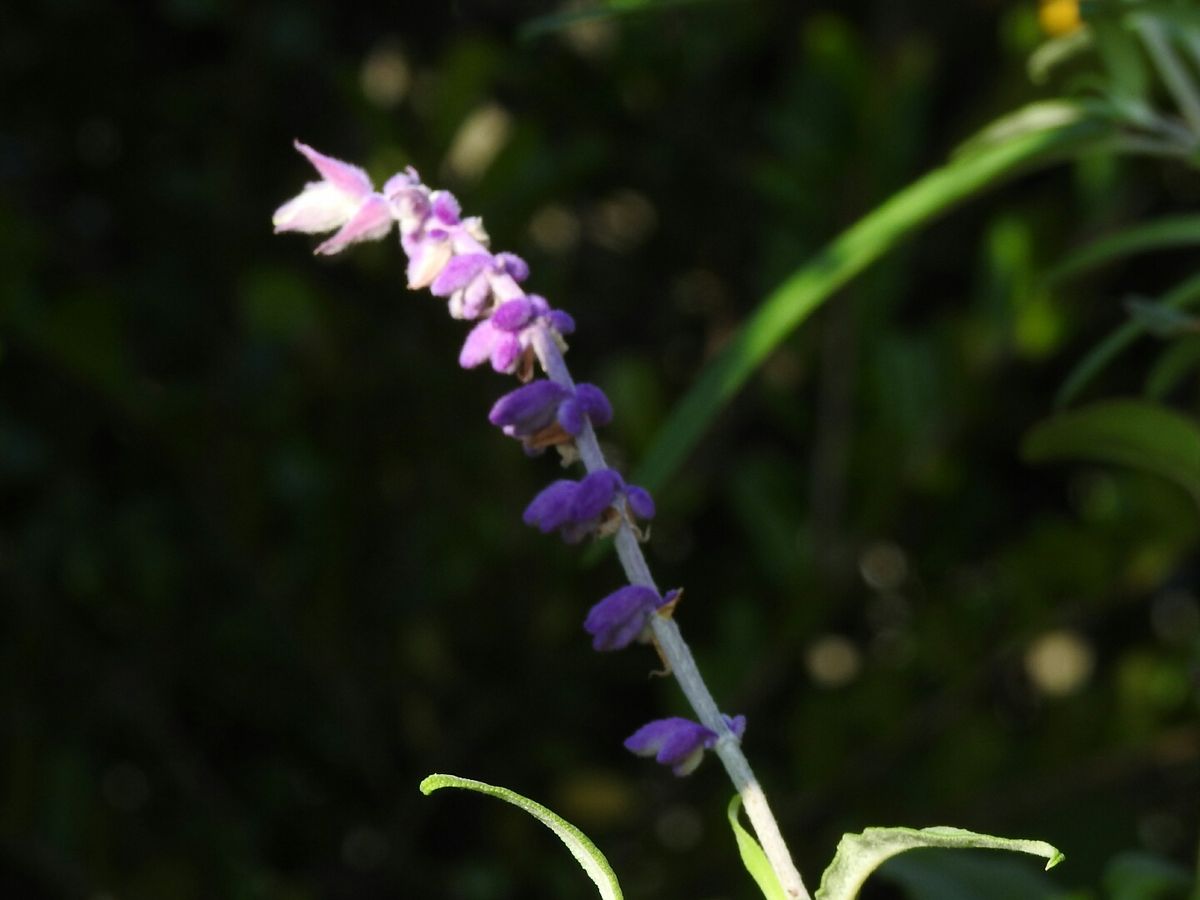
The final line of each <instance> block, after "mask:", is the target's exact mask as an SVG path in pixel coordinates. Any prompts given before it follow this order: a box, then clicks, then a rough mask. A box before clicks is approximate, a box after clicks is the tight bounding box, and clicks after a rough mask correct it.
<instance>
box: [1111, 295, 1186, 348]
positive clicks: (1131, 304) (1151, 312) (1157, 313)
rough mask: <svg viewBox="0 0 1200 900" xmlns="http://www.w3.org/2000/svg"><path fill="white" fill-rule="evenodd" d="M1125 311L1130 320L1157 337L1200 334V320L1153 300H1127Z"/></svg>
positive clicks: (1135, 298)
mask: <svg viewBox="0 0 1200 900" xmlns="http://www.w3.org/2000/svg"><path fill="white" fill-rule="evenodd" d="M1125 311H1126V312H1128V313H1129V318H1131V319H1133V321H1135V322H1137V323H1138V324H1139V325H1141V326H1142V327H1143V328H1144V329H1146V331H1147V332H1148V333H1149V334H1152V335H1154V336H1155V337H1160V338H1173V337H1182V336H1183V335H1185V334H1196V333H1200V319H1196V318H1195V317H1193V316H1189V315H1187V313H1182V312H1180V311H1179V310H1177V309H1171V308H1170V307H1169V306H1163V305H1162V304H1161V303H1155V302H1154V301H1152V300H1141V299H1139V298H1137V297H1134V298H1131V299H1129V300H1126V301H1125Z"/></svg>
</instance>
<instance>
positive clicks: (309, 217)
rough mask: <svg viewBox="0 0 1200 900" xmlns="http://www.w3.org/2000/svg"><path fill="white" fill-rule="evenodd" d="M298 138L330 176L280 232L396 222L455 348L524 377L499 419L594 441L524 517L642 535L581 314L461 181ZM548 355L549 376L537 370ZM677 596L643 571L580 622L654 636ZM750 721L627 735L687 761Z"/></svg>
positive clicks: (370, 232)
mask: <svg viewBox="0 0 1200 900" xmlns="http://www.w3.org/2000/svg"><path fill="white" fill-rule="evenodd" d="M296 149H297V150H299V151H300V153H302V154H303V155H304V156H305V157H306V158H307V159H308V161H309V162H310V163H312V165H313V167H314V168H315V169H316V170H317V172H318V173H319V174H320V176H321V180H320V181H316V182H312V183H310V184H308V185H306V186H305V188H304V190H303V191H302V192H301V193H300V194H299V196H297V197H295V198H294V199H292V200H290V201H288V202H287V203H285V204H284V205H283V206H281V207H280V208H279V209H278V210H277V211H276V212H275V216H274V224H275V230H276V231H277V232H279V231H300V232H305V233H308V234H318V233H324V232H329V231H333V232H334V234H333V236H332V237H330V238H328V239H327V240H325V241H324V242H323V243H321V244H320V245H318V247H317V248H316V252H317V253H318V254H334V253H338V252H340V251H342V250H344V249H345V248H346V247H349V246H351V245H352V244H355V243H358V242H360V241H370V240H379V239H380V238H383V237H385V236H386V235H388V234H389V233H390V232H391V230H392V228H393V227H395V228H398V230H399V232H400V243H401V246H402V247H403V248H404V252H405V253H406V255H407V256H408V269H407V274H408V285H409V287H410V288H413V289H418V288H428V289H429V291H430V293H431V294H433V295H434V296H435V297H441V298H444V299H445V300H446V304H447V308H448V310H449V312H450V315H451V316H452V317H454V318H456V319H463V320H467V321H470V322H474V323H475V324H474V325H473V327H472V328H471V331H470V332H469V334H468V335H467V338H466V341H465V342H464V343H463V346H462V350H461V352H460V353H459V358H458V361H459V364H460V365H461V366H463V367H464V368H474V367H476V366H480V365H483V364H484V363H490V364H491V367H492V368H493V369H494V370H495V371H497V372H500V373H502V374H508V375H515V376H516V377H517V378H518V380H519V381H521V382H522V385H521V386H520V387H518V388H517V389H516V390H514V391H512V392H510V393H508V394H505V395H504V396H503V397H501V398H500V399H499V400H498V401H497V402H496V404H495V405H494V406H493V407H492V410H491V413H490V414H489V416H488V418H489V420H490V421H491V423H492V424H493V425H496V426H497V427H499V428H500V429H502V431H503V432H504V434H506V435H508V436H510V437H512V438H515V439H517V440H519V441H520V442H521V445H522V447H523V448H524V450H525V452H526V453H528V454H530V455H536V454H538V453H541V452H542V451H543V450H545V449H546V448H547V447H556V448H558V450H559V451H560V452H561V453H562V456H563V461H564V464H569V463H571V462H574V461H575V460H577V459H579V458H580V454H579V452H578V448H577V443H578V442H579V441H580V440H585V439H586V440H589V441H591V445H592V447H593V453H592V454H591V456H590V457H589V458H588V459H587V462H588V465H587V468H588V470H589V471H588V472H587V474H585V475H584V476H583V477H582V478H580V479H579V480H578V481H575V480H570V479H560V480H558V481H555V482H553V483H552V484H550V485H549V486H548V487H546V488H545V489H544V490H542V491H541V492H540V493H539V494H538V495H537V496H536V497H534V498H533V500H532V501H531V502H530V504H529V506H528V507H527V508H526V509H525V514H524V520H525V522H526V524H528V525H531V526H533V527H535V528H537V529H538V530H540V531H541V532H543V533H545V534H549V533H551V532H555V531H557V532H558V533H559V534H560V535H561V536H562V538H563V539H564V540H565V541H567V542H568V543H578V542H579V541H582V540H583V539H585V538H587V537H606V536H609V535H613V534H616V533H618V532H619V531H620V530H621V529H622V528H625V527H627V528H628V529H629V531H630V533H632V534H633V535H634V536H635V537H636V538H638V539H642V538H644V532H643V531H642V530H641V528H640V527H639V524H638V523H639V522H641V521H647V520H649V519H652V518H653V517H654V501H653V499H652V498H651V497H650V494H649V493H648V492H647V491H646V490H645V489H643V488H641V487H638V486H637V485H633V484H627V483H626V482H625V480H624V479H623V478H622V477H621V476H620V474H618V473H617V472H616V471H615V470H613V469H610V468H607V467H606V466H605V465H604V463H603V457H602V456H601V455H600V452H599V449H598V447H596V446H595V438H594V435H592V432H591V429H592V427H593V426H603V425H606V424H608V422H609V421H610V420H611V419H612V406H611V405H610V404H609V402H608V398H607V397H605V396H604V393H603V392H602V391H601V390H600V389H599V388H598V387H596V386H595V385H592V384H575V383H574V382H573V381H572V380H571V377H570V375H569V374H568V373H567V371H566V368H565V365H564V364H563V363H562V353H563V352H565V350H566V341H565V336H566V335H569V334H571V333H572V332H573V331H574V330H575V323H574V321H573V320H572V319H571V317H570V316H569V315H568V314H567V313H565V312H563V311H562V310H557V309H553V308H552V307H551V306H550V304H549V303H548V302H547V301H546V299H545V298H544V297H540V296H538V295H536V294H528V293H526V292H525V290H524V289H523V288H522V287H521V284H522V283H523V282H524V281H525V280H526V279H527V278H528V277H529V267H528V266H527V265H526V264H525V261H524V260H522V259H521V258H520V257H518V256H516V255H514V254H512V253H493V252H491V250H490V249H489V244H490V241H489V239H488V235H487V232H486V231H485V230H484V228H483V224H482V222H481V221H480V220H479V219H478V218H470V217H467V218H464V217H463V215H462V209H461V207H460V206H459V204H458V201H457V200H456V199H455V198H454V196H453V195H452V194H450V193H449V192H447V191H435V190H431V189H430V188H428V187H426V186H425V185H424V184H422V183H421V179H420V177H419V176H418V175H417V172H416V171H415V170H414V169H412V168H409V169H407V170H406V171H404V172H401V173H398V174H396V175H393V176H392V177H391V178H389V179H388V180H387V181H386V182H385V183H384V185H383V189H382V190H381V191H376V190H375V188H374V186H373V185H372V183H371V179H370V178H369V177H368V175H367V173H366V172H364V171H363V170H362V169H360V168H358V167H357V166H352V165H350V164H348V163H344V162H341V161H340V160H336V159H332V158H331V157H328V156H325V155H323V154H321V153H318V152H317V151H316V150H313V149H312V148H311V147H308V146H306V145H305V144H302V143H300V142H299V141H297V142H296ZM548 358H552V360H553V361H556V362H555V363H552V362H551V361H548ZM539 361H540V363H541V365H542V368H543V369H544V370H545V372H546V375H547V376H548V377H547V378H540V379H536V380H535V379H534V375H535V371H536V366H537V363H538V362H539ZM597 459H598V460H599V462H596V460H597ZM677 599H678V592H677V591H669V592H668V593H667V595H666V596H665V597H664V596H660V595H659V593H658V592H657V591H656V590H654V588H652V587H649V586H647V585H643V584H630V585H626V586H625V587H622V588H620V589H618V590H616V591H614V592H613V593H612V594H610V595H609V596H607V597H605V598H604V599H603V600H601V601H600V602H599V603H597V604H596V605H595V606H594V607H592V609H591V610H590V611H589V613H588V615H587V618H586V619H585V621H584V628H585V630H586V631H587V633H588V634H590V635H591V636H592V646H593V647H594V648H595V649H596V650H618V649H621V648H623V647H627V646H629V645H630V644H631V643H634V642H635V641H641V642H649V641H652V640H653V628H654V627H655V626H654V616H656V615H660V616H666V615H669V614H670V612H671V610H672V609H673V607H674V603H675V601H676V600H677ZM745 724H746V723H745V719H744V718H743V717H742V716H737V717H734V718H730V717H728V716H726V717H725V719H724V727H725V729H727V730H726V731H725V733H724V734H723V735H718V734H717V732H716V731H714V730H713V729H711V728H708V727H706V726H704V725H701V724H699V723H697V722H692V721H690V720H688V719H680V718H671V719H662V720H659V721H656V722H651V723H650V724H648V725H646V726H644V727H643V728H641V729H640V730H638V731H637V732H636V733H635V734H634V735H633V736H631V737H630V738H629V739H628V740H627V741H626V742H625V746H626V747H627V748H628V749H629V750H631V751H632V752H634V753H637V754H641V755H648V756H654V757H655V758H656V759H657V760H658V761H659V762H660V763H663V764H664V765H668V766H670V767H671V768H672V769H673V770H674V772H675V773H676V774H678V775H686V774H688V773H689V772H691V771H692V770H693V769H695V767H696V766H697V765H699V763H700V759H701V757H702V756H703V753H704V750H705V749H711V748H713V747H714V746H716V745H717V743H718V741H719V740H721V739H732V740H737V739H740V738H741V736H742V732H743V731H744V730H745Z"/></svg>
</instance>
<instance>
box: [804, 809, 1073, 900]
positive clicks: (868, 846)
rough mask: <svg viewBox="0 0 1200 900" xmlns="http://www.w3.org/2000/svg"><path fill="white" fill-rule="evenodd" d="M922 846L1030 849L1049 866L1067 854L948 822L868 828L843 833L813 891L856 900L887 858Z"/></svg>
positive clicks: (820, 897)
mask: <svg viewBox="0 0 1200 900" xmlns="http://www.w3.org/2000/svg"><path fill="white" fill-rule="evenodd" d="M918 847H941V848H945V849H951V850H953V849H963V850H967V849H979V850H1010V851H1013V852H1017V853H1029V854H1032V855H1034V856H1040V857H1043V858H1044V859H1046V868H1047V869H1051V868H1053V867H1054V866H1056V865H1058V864H1059V863H1060V862H1062V861H1063V860H1064V859H1065V858H1066V857H1065V855H1064V854H1063V852H1062V851H1061V850H1059V849H1058V848H1057V847H1054V846H1053V845H1051V844H1048V843H1046V842H1045V841H1032V840H1025V839H1021V838H1000V837H995V836H993V835H990V834H978V833H976V832H973V831H967V830H966V829H963V828H954V827H952V826H947V825H939V826H935V827H932V828H867V829H864V830H863V831H862V833H860V834H846V835H843V836H842V839H841V841H839V842H838V847H837V852H836V853H835V854H834V857H833V861H832V862H831V863H830V864H829V868H827V869H826V870H825V873H824V874H823V875H822V876H821V886H820V887H819V888H817V892H816V894H814V895H813V896H814V900H853V898H855V897H857V896H858V891H859V889H860V888H861V887H862V885H863V883H864V882H865V881H866V880H867V877H868V876H869V875H870V874H871V873H872V872H874V871H875V870H876V869H877V868H879V866H880V865H882V864H883V863H884V862H885V861H886V860H888V859H891V858H892V857H893V856H896V855H897V854H899V853H903V852H905V851H906V850H915V849H917V848H918Z"/></svg>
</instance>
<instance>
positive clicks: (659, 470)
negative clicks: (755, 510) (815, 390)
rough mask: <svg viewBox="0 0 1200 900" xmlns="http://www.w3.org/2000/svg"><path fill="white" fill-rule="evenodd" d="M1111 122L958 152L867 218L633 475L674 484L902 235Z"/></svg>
mask: <svg viewBox="0 0 1200 900" xmlns="http://www.w3.org/2000/svg"><path fill="white" fill-rule="evenodd" d="M1010 118H1011V117H1010ZM1112 127H1113V126H1112V124H1111V122H1110V120H1109V119H1107V118H1105V117H1104V116H1102V115H1100V114H1097V113H1093V112H1090V111H1089V110H1088V109H1087V108H1086V107H1083V106H1080V107H1079V108H1078V114H1077V115H1076V117H1075V118H1073V119H1071V120H1070V121H1069V122H1067V123H1066V124H1061V125H1058V126H1056V127H1050V128H1046V129H1044V130H1040V131H1033V132H1023V133H1019V134H1017V135H1016V136H1014V137H1012V138H1011V139H1010V140H1007V141H1005V142H1003V143H999V144H993V143H985V144H983V145H982V146H976V147H975V149H973V150H969V151H968V152H965V153H963V154H961V155H959V156H956V157H955V158H954V159H953V160H952V161H951V162H949V163H947V164H946V165H945V166H943V167H941V168H940V169H935V170H934V171H932V172H930V173H928V174H926V175H924V176H923V177H921V178H919V179H918V180H917V181H915V182H913V183H912V184H910V185H909V186H908V187H907V188H904V189H903V190H901V191H900V192H899V193H897V194H895V195H893V196H892V197H891V199H889V200H887V201H886V202H885V203H883V204H882V205H881V206H879V207H877V208H876V209H875V210H873V211H872V212H870V213H868V214H867V215H866V216H864V217H863V218H862V219H859V221H858V222H856V223H855V224H854V225H852V226H851V227H850V228H849V229H847V230H846V231H844V232H842V233H841V234H840V235H839V236H838V237H837V238H836V239H835V240H834V241H833V242H832V243H831V244H829V245H827V246H826V247H825V248H824V249H823V250H821V251H820V252H819V253H818V254H817V255H816V256H815V257H813V258H812V259H810V260H809V261H808V262H807V263H805V264H804V265H803V266H801V267H800V268H799V269H797V270H796V271H795V272H794V273H793V274H792V275H791V276H790V277H789V278H788V279H787V280H786V281H784V282H783V284H781V285H779V287H777V288H776V289H775V290H774V291H773V292H772V293H771V294H769V295H768V296H767V297H766V298H765V299H764V300H763V301H762V302H761V303H760V304H759V305H758V307H757V308H756V309H755V311H754V312H753V314H752V315H751V316H750V318H749V319H748V320H747V321H746V322H745V323H744V324H743V325H742V327H741V328H740V329H739V330H738V331H737V333H736V334H735V335H734V337H733V338H732V339H731V340H730V341H729V343H728V344H727V345H726V346H725V347H724V349H723V350H722V351H721V352H720V353H719V354H718V355H717V356H716V357H714V358H713V359H712V360H711V361H710V362H709V363H708V364H707V365H706V366H705V368H704V370H703V371H702V372H701V373H700V376H699V378H698V379H697V380H696V382H695V384H694V385H693V386H692V388H691V390H689V391H688V393H687V394H686V395H685V396H684V397H683V399H682V400H680V401H679V403H678V404H676V406H675V408H674V409H673V410H672V412H671V414H670V415H669V416H668V418H667V421H666V422H665V423H664V424H663V426H662V427H661V428H660V430H659V433H658V436H657V437H656V438H655V439H654V441H653V443H652V444H651V446H650V449H649V451H648V452H647V454H646V457H645V459H644V460H643V461H642V464H641V466H640V467H639V469H638V471H637V473H636V475H635V480H636V481H637V482H638V483H639V484H642V485H645V486H646V487H648V488H655V487H658V486H660V485H661V484H662V483H663V482H664V481H666V479H667V478H668V477H669V476H670V475H671V474H672V473H673V472H674V471H675V470H676V469H677V468H678V467H679V465H680V464H681V463H682V462H683V460H684V459H685V458H686V456H687V454H688V453H689V452H690V451H691V449H692V448H693V447H694V446H695V445H696V443H697V442H698V441H699V440H700V437H701V435H703V434H704V432H705V430H707V428H708V427H709V425H710V424H711V423H712V420H713V419H714V417H715V416H716V415H717V413H718V412H720V410H721V408H722V407H723V406H724V405H725V404H726V403H728V402H729V400H730V399H731V398H732V397H733V396H734V395H735V394H736V393H737V392H738V390H739V389H740V388H741V387H742V385H743V384H745V383H746V380H747V379H748V378H749V377H750V376H751V375H752V374H753V373H754V371H755V370H756V369H757V368H758V367H759V366H760V365H761V364H762V363H763V361H764V360H765V359H766V358H767V356H768V355H769V354H770V353H771V351H772V350H774V349H775V348H776V347H778V346H779V344H780V343H781V342H782V341H783V340H784V338H786V337H787V336H788V335H789V334H791V333H792V331H794V330H795V329H796V328H797V327H798V326H799V325H800V323H801V322H803V321H804V320H805V319H806V318H807V317H808V316H809V314H810V313H812V312H813V311H814V310H815V309H817V307H819V306H820V305H821V304H822V303H823V302H825V301H826V300H828V299H829V297H830V296H832V295H833V293H834V292H835V291H836V290H838V289H839V288H840V287H842V286H843V285H844V284H846V282H848V281H849V280H850V279H851V278H853V277H854V276H855V275H857V274H858V273H859V272H861V271H862V270H863V269H865V268H866V267H867V266H869V265H870V264H871V263H873V262H874V261H875V260H877V259H879V257H881V256H882V255H883V254H884V253H886V252H887V251H888V250H890V249H891V248H892V247H894V246H896V245H897V244H898V243H900V241H902V240H903V239H904V238H906V237H908V236H910V235H912V234H914V233H915V232H916V231H917V230H918V229H919V228H921V227H922V226H924V225H926V224H928V223H929V222H931V221H933V220H934V219H936V218H937V217H938V216H940V215H942V214H943V213H945V212H948V211H949V210H950V209H952V208H953V207H954V206H956V205H957V204H959V203H961V202H963V201H965V200H967V199H969V198H970V197H973V196H975V195H976V194H978V193H981V192H982V191H984V190H986V189H987V188H989V187H993V186H995V185H997V184H999V183H1000V182H1001V181H1003V180H1004V179H1005V178H1008V177H1011V176H1013V175H1015V174H1017V173H1018V172H1022V171H1025V170H1027V169H1030V168H1035V167H1037V166H1039V165H1047V164H1049V163H1051V162H1054V161H1056V160H1059V159H1062V158H1064V157H1068V156H1071V155H1073V154H1076V153H1078V152H1080V151H1082V150H1084V149H1086V148H1088V147H1091V146H1094V145H1096V144H1098V143H1101V142H1102V141H1103V140H1104V139H1106V138H1107V137H1109V136H1111V134H1112ZM987 131H988V129H985V130H984V132H983V133H982V134H986V133H987ZM967 146H968V148H970V147H971V145H970V144H968V145H967Z"/></svg>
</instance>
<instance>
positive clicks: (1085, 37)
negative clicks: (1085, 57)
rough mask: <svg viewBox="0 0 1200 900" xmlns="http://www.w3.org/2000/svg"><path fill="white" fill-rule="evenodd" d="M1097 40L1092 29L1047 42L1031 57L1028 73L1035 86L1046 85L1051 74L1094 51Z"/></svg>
mask: <svg viewBox="0 0 1200 900" xmlns="http://www.w3.org/2000/svg"><path fill="white" fill-rule="evenodd" d="M1094 46H1095V40H1094V39H1093V37H1092V30H1091V29H1090V28H1076V29H1075V30H1074V31H1072V32H1071V33H1070V34H1064V35H1063V36H1062V37H1056V38H1053V39H1052V40H1049V41H1046V42H1045V43H1043V44H1042V45H1041V46H1039V47H1038V48H1037V49H1036V50H1034V51H1033V53H1031V54H1030V55H1029V62H1028V63H1027V64H1026V67H1025V68H1026V71H1028V72H1029V80H1030V81H1032V82H1033V83H1034V84H1045V83H1046V82H1047V81H1049V79H1050V73H1051V72H1053V71H1054V70H1055V69H1056V68H1058V67H1059V66H1061V65H1064V64H1066V63H1068V62H1070V61H1071V60H1072V59H1074V58H1075V57H1077V56H1079V55H1080V54H1082V53H1084V52H1085V51H1087V50H1090V49H1092V48H1093V47H1094Z"/></svg>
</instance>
